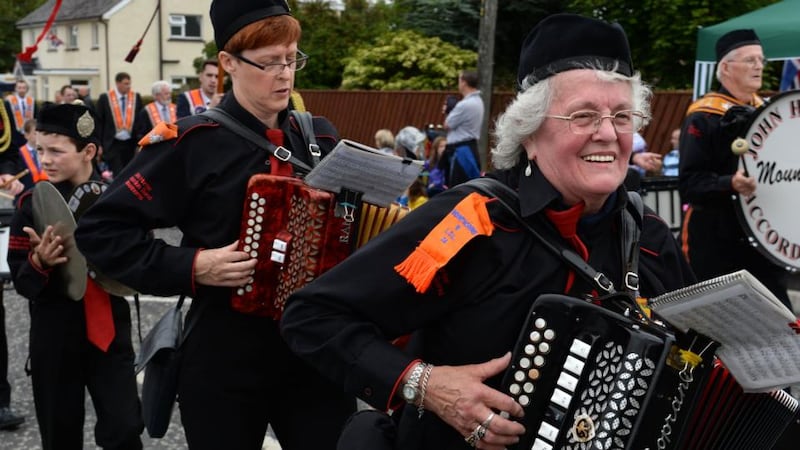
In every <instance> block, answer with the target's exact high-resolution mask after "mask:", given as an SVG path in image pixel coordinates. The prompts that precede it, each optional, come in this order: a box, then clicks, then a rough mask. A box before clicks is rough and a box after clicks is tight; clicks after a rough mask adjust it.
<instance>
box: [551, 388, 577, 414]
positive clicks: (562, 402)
mask: <svg viewBox="0 0 800 450" xmlns="http://www.w3.org/2000/svg"><path fill="white" fill-rule="evenodd" d="M550 401H551V402H553V403H555V404H556V405H558V406H560V407H562V408H564V409H569V402H571V401H572V396H571V395H569V394H567V393H566V392H564V391H562V390H561V389H553V395H552V396H551V397H550Z"/></svg>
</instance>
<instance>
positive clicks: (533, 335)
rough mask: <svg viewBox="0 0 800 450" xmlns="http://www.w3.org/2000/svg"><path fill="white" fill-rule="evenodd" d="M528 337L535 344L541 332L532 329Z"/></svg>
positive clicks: (540, 337)
mask: <svg viewBox="0 0 800 450" xmlns="http://www.w3.org/2000/svg"><path fill="white" fill-rule="evenodd" d="M529 337H530V339H531V342H533V343H534V344H536V343H537V342H539V341H541V340H542V333H540V332H538V331H533V332H531V334H530V336H529Z"/></svg>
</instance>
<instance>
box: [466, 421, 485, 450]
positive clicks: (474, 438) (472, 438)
mask: <svg viewBox="0 0 800 450" xmlns="http://www.w3.org/2000/svg"><path fill="white" fill-rule="evenodd" d="M484 436H486V427H485V426H484V425H483V424H479V425H478V426H477V427H475V430H473V431H472V433H470V434H469V436H467V437H465V438H464V441H465V442H466V443H467V444H469V445H470V446H471V447H475V446H477V445H478V441H480V440H481V439H483V437H484Z"/></svg>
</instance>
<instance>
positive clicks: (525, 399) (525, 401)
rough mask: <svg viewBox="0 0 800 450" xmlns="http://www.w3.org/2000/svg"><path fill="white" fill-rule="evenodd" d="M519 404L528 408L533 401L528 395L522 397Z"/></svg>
mask: <svg viewBox="0 0 800 450" xmlns="http://www.w3.org/2000/svg"><path fill="white" fill-rule="evenodd" d="M517 402H518V403H519V404H520V405H522V406H528V405H530V403H531V399H530V398H529V397H528V396H527V395H520V396H519V400H518V401H517Z"/></svg>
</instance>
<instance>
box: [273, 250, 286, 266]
mask: <svg viewBox="0 0 800 450" xmlns="http://www.w3.org/2000/svg"><path fill="white" fill-rule="evenodd" d="M269 259H270V260H271V261H274V262H276V263H278V264H283V261H284V260H285V259H286V253H281V252H272V255H271V256H270V258H269Z"/></svg>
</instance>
